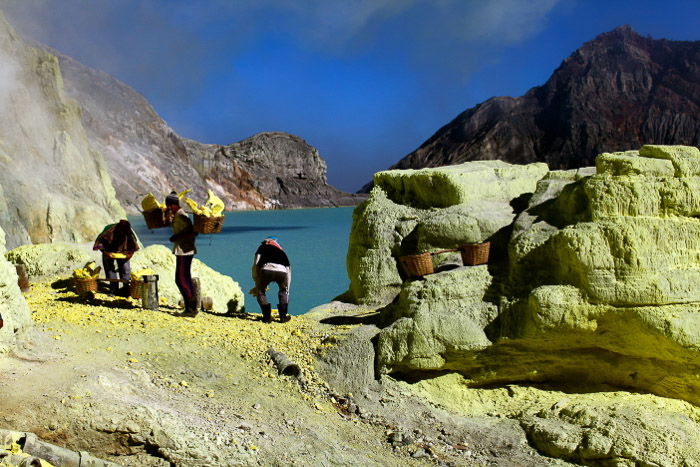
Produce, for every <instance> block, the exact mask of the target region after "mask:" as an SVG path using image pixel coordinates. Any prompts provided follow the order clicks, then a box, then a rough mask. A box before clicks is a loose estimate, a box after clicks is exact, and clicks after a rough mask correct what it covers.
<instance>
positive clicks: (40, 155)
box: [0, 13, 124, 247]
mask: <svg viewBox="0 0 700 467" xmlns="http://www.w3.org/2000/svg"><path fill="white" fill-rule="evenodd" d="M0 59H1V60H2V63H3V70H4V72H3V76H4V79H3V97H2V98H0V184H1V185H2V190H1V191H0V197H1V198H2V201H0V225H2V227H3V229H4V230H5V231H6V236H7V244H8V246H10V247H15V246H18V245H21V244H24V243H39V242H44V243H48V242H60V241H64V242H65V241H70V242H83V241H87V240H90V239H93V238H94V237H95V236H96V235H97V234H98V233H99V232H100V229H101V228H102V227H103V226H104V225H106V224H107V223H109V221H110V220H112V219H115V218H117V219H118V218H120V217H123V216H124V210H123V209H122V208H121V206H120V204H119V202H118V201H117V199H116V196H115V191H114V187H113V186H112V182H111V179H110V177H109V175H108V173H107V167H106V164H105V161H104V159H103V157H102V155H101V154H100V153H99V152H97V151H96V150H95V148H94V147H93V146H92V145H91V143H90V142H89V141H88V137H87V136H86V133H85V129H84V127H83V126H82V124H81V121H80V108H79V107H78V105H77V104H76V103H75V102H74V101H73V100H72V99H70V98H69V97H68V96H67V95H66V94H65V90H64V83H63V75H62V74H61V69H60V67H59V64H58V60H57V59H56V57H55V56H54V55H52V54H50V53H48V52H46V51H43V50H39V49H38V48H35V47H33V46H31V45H29V44H28V43H27V42H25V41H24V40H22V38H21V37H20V36H19V35H17V33H16V32H15V31H14V30H13V28H12V27H11V26H10V25H9V24H8V23H7V22H6V21H5V18H4V16H3V15H2V14H1V13H0Z"/></svg>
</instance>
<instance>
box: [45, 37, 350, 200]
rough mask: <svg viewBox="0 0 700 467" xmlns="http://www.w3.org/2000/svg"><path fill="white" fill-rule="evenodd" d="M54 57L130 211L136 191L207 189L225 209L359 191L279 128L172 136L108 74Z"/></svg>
mask: <svg viewBox="0 0 700 467" xmlns="http://www.w3.org/2000/svg"><path fill="white" fill-rule="evenodd" d="M51 52H52V53H53V54H55V55H56V56H58V58H59V62H60V65H61V71H62V72H63V76H64V80H65V88H66V92H67V93H68V94H69V95H70V96H71V97H72V98H73V99H75V100H76V101H77V102H78V103H79V105H80V107H81V109H82V114H81V118H82V122H83V125H84V126H85V128H86V131H87V134H88V137H89V139H90V142H91V143H92V144H93V145H94V146H95V147H96V148H97V149H99V151H100V152H101V153H102V154H103V155H104V158H105V160H106V162H107V166H108V169H109V174H110V175H111V177H112V180H113V184H114V188H115V190H116V193H117V199H119V201H120V202H121V203H122V204H123V205H124V207H125V208H126V209H127V210H128V211H129V212H132V213H135V212H136V211H137V209H138V208H139V207H140V205H139V202H140V199H141V198H143V196H144V195H145V194H146V193H148V192H151V193H153V194H154V195H156V196H163V197H164V196H165V194H167V193H169V192H170V191H171V190H173V189H174V190H181V189H184V188H191V189H192V193H191V194H190V196H191V197H192V198H193V199H195V200H198V201H200V202H203V201H204V200H205V199H206V192H207V189H212V190H213V191H214V192H215V193H216V194H217V195H218V196H219V197H221V198H222V200H223V201H224V202H225V204H226V206H227V209H270V208H297V207H316V206H341V205H353V204H357V203H358V202H360V201H361V200H362V199H363V198H362V196H358V195H352V194H349V193H344V192H341V191H339V190H336V189H335V188H333V187H331V186H329V185H328V183H327V181H326V165H325V162H324V161H323V159H321V157H320V156H319V155H318V151H316V149H314V148H313V147H311V146H310V145H308V144H306V142H304V141H303V140H301V139H300V138H297V137H295V136H292V135H289V134H285V133H261V134H258V135H255V136H253V137H251V138H248V139H246V140H244V141H241V142H239V143H234V144H232V145H230V146H219V145H213V144H202V143H198V142H196V141H192V140H188V139H185V138H182V137H180V136H179V135H177V134H176V133H175V132H174V131H173V130H172V129H171V128H170V127H169V126H168V125H167V124H166V123H165V122H164V121H163V120H162V119H161V118H160V116H158V114H156V112H155V111H154V110H153V108H152V107H151V106H150V104H149V103H148V101H146V99H145V98H144V97H143V96H141V95H140V94H138V93H137V92H136V91H134V90H133V89H131V88H130V87H129V86H127V85H126V84H124V83H122V82H120V81H118V80H117V79H115V78H113V77H112V76H110V75H108V74H106V73H103V72H100V71H97V70H93V69H91V68H88V67H86V66H84V65H82V64H80V63H79V62H77V61H75V60H73V59H71V58H70V57H66V56H64V55H61V54H60V53H57V52H56V51H53V50H52V51H51Z"/></svg>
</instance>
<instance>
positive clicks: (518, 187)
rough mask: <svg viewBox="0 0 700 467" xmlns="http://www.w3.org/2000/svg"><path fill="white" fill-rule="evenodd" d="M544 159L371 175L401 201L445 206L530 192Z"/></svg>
mask: <svg viewBox="0 0 700 467" xmlns="http://www.w3.org/2000/svg"><path fill="white" fill-rule="evenodd" d="M547 170H548V169H547V165H546V164H543V163H536V164H530V165H525V166H519V165H512V164H508V163H506V162H502V161H475V162H471V163H466V164H460V165H452V166H447V167H440V168H437V169H435V168H427V169H420V170H413V169H407V170H389V171H384V172H378V173H376V174H375V175H374V184H375V186H379V187H381V188H382V189H383V190H384V191H385V192H386V193H387V195H388V197H389V198H390V199H392V200H394V201H396V202H398V203H400V204H406V205H410V206H415V207H420V208H444V207H447V206H454V205H456V204H462V203H466V202H468V201H473V200H479V201H501V202H502V201H504V200H506V199H507V200H510V199H513V198H516V197H517V196H519V195H521V194H522V193H527V192H532V191H533V190H534V188H535V183H537V180H539V179H540V178H542V177H543V176H544V174H545V173H546V172H547Z"/></svg>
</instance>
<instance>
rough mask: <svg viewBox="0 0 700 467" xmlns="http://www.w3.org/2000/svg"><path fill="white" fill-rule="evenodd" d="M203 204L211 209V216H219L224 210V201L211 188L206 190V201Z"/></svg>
mask: <svg viewBox="0 0 700 467" xmlns="http://www.w3.org/2000/svg"><path fill="white" fill-rule="evenodd" d="M204 204H205V206H208V207H209V209H210V210H211V213H210V215H211V216H212V217H219V216H221V215H222V214H223V212H224V202H223V201H222V200H221V198H219V197H218V196H216V195H215V194H214V192H213V191H211V190H207V202H206V203H204Z"/></svg>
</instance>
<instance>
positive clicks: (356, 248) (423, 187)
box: [347, 161, 547, 306]
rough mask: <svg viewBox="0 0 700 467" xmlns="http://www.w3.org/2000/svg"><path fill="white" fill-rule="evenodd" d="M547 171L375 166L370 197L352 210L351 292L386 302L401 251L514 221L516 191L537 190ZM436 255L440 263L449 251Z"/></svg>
mask: <svg viewBox="0 0 700 467" xmlns="http://www.w3.org/2000/svg"><path fill="white" fill-rule="evenodd" d="M546 171H547V168H546V166H545V165H544V164H532V165H529V166H517V165H510V164H505V163H502V162H499V161H480V162H472V163H467V164H462V165H459V166H454V167H448V168H439V169H425V170H406V171H403V170H395V171H387V172H380V173H378V174H376V178H375V183H376V186H375V188H374V189H373V190H372V192H371V194H370V197H369V199H368V200H367V201H366V202H364V203H363V204H361V205H360V206H358V207H357V208H356V209H355V212H354V213H353V225H352V229H351V232H350V242H349V247H348V256H347V266H348V276H349V277H350V289H349V294H348V297H349V298H350V299H351V300H353V301H354V302H356V303H362V304H372V305H377V306H379V305H386V304H388V303H390V302H391V301H392V300H393V298H394V297H396V295H397V294H398V293H399V290H400V287H401V283H402V281H403V279H404V276H405V274H404V271H403V269H402V267H401V266H400V264H399V257H401V256H406V255H414V254H418V253H424V252H430V251H432V252H435V251H439V250H444V249H454V248H457V247H459V246H461V245H463V244H465V243H472V242H481V241H484V240H486V239H490V238H492V237H493V236H494V235H495V234H496V233H497V232H499V231H500V230H501V229H503V228H504V227H506V226H508V225H509V224H510V223H511V222H512V221H513V218H514V216H515V210H514V208H513V206H512V205H511V202H512V201H513V199H514V198H517V197H519V196H521V195H527V194H528V193H531V192H532V191H534V189H535V187H536V184H537V181H538V180H539V179H540V178H542V176H544V174H545V173H546ZM433 203H434V204H433ZM433 206H434V207H433ZM494 250H495V251H497V250H498V249H497V248H495V249H494ZM457 256H458V255H453V257H457ZM434 260H435V263H436V265H439V264H440V263H442V262H445V261H448V260H449V257H440V256H438V257H435V258H434Z"/></svg>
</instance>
